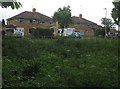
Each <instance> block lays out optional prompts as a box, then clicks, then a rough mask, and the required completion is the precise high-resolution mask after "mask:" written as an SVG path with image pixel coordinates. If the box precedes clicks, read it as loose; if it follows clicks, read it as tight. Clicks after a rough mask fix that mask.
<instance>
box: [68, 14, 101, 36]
mask: <svg viewBox="0 0 120 89" xmlns="http://www.w3.org/2000/svg"><path fill="white" fill-rule="evenodd" d="M72 20H73V24H72V25H70V27H73V28H76V29H77V30H78V31H79V32H80V33H81V34H82V35H84V36H88V37H90V36H94V30H97V29H101V28H102V26H100V25H97V24H96V23H94V22H92V21H89V20H87V19H85V18H83V17H82V14H80V15H79V17H76V16H74V17H73V18H72Z"/></svg>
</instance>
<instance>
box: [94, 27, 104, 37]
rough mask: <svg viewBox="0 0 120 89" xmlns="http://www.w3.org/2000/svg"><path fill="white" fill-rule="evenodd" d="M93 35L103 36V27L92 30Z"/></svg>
mask: <svg viewBox="0 0 120 89" xmlns="http://www.w3.org/2000/svg"><path fill="white" fill-rule="evenodd" d="M94 33H95V36H101V37H104V36H105V29H96V30H94Z"/></svg>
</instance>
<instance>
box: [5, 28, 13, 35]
mask: <svg viewBox="0 0 120 89" xmlns="http://www.w3.org/2000/svg"><path fill="white" fill-rule="evenodd" d="M13 32H14V30H13V29H12V28H11V29H6V32H5V34H6V36H12V35H13Z"/></svg>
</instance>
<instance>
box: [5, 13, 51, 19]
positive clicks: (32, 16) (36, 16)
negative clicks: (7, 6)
mask: <svg viewBox="0 0 120 89" xmlns="http://www.w3.org/2000/svg"><path fill="white" fill-rule="evenodd" d="M11 19H35V20H48V21H50V20H52V19H51V18H50V17H48V16H46V15H43V14H41V13H39V12H29V11H24V12H22V13H20V14H18V15H15V16H13V17H11V18H8V19H7V20H11Z"/></svg>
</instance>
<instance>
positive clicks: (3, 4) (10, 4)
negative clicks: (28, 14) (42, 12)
mask: <svg viewBox="0 0 120 89" xmlns="http://www.w3.org/2000/svg"><path fill="white" fill-rule="evenodd" d="M0 4H1V5H0V6H1V7H2V8H8V7H11V8H12V9H19V8H20V7H22V4H21V3H20V2H17V1H16V0H11V2H5V1H4V0H0Z"/></svg>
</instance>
